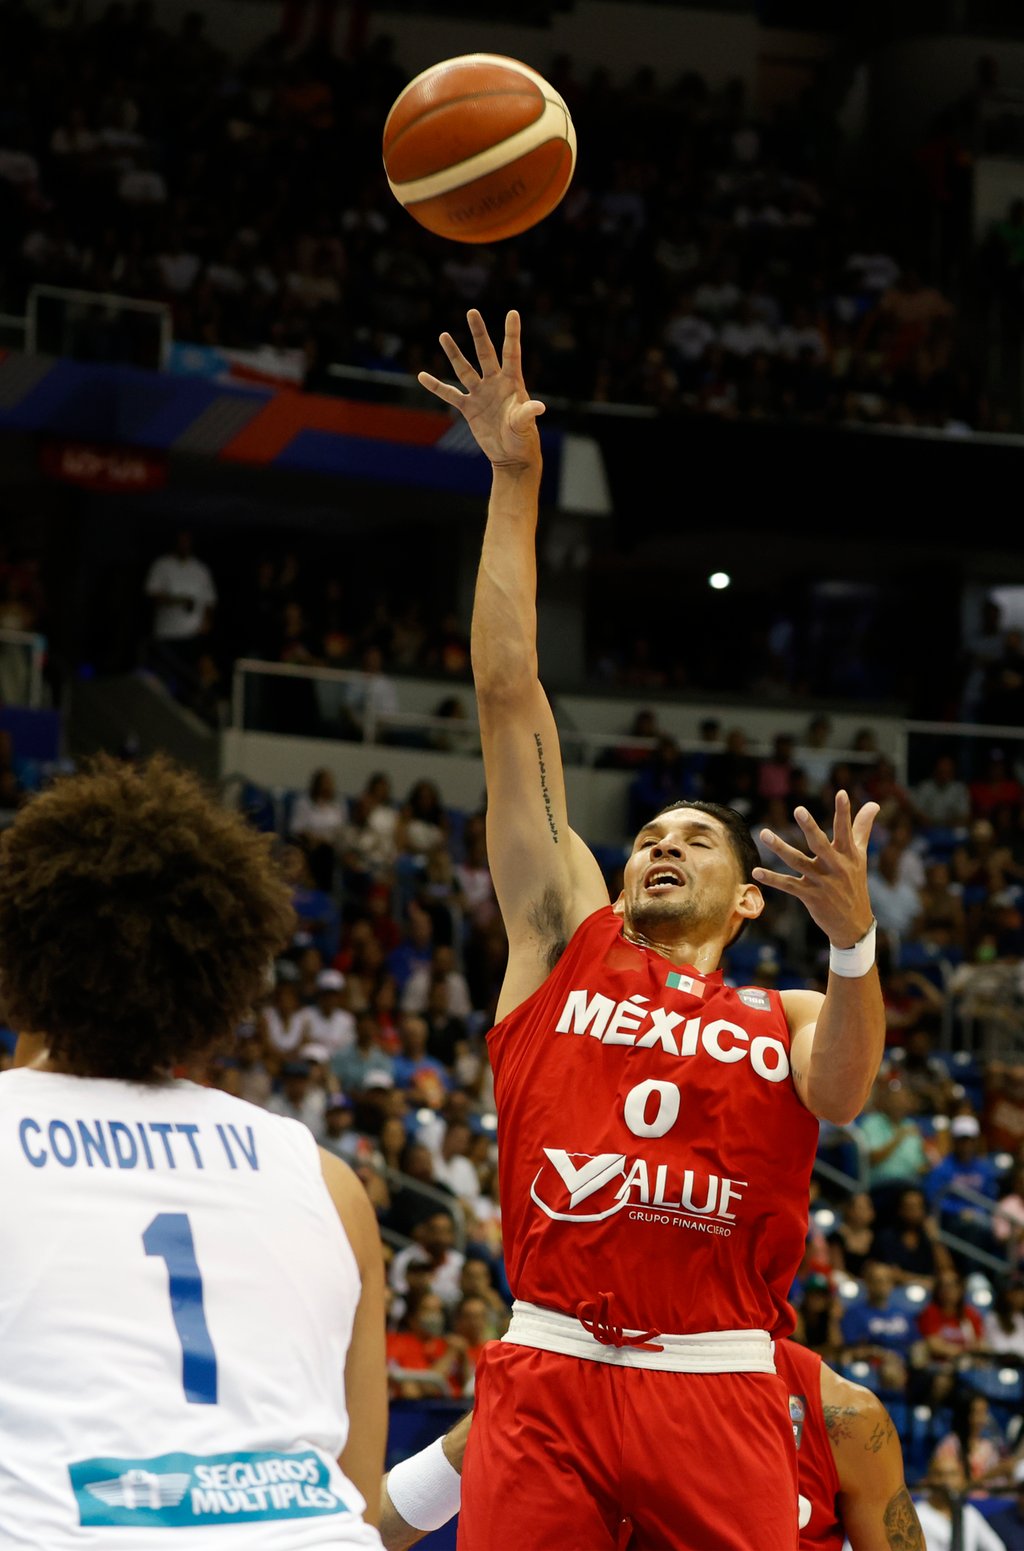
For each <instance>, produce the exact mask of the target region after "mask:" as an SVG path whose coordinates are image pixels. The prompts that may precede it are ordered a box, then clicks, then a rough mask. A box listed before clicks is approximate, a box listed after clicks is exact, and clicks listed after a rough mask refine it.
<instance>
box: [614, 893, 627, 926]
mask: <svg viewBox="0 0 1024 1551" xmlns="http://www.w3.org/2000/svg"><path fill="white" fill-rule="evenodd" d="M612 909H613V910H614V911H615V914H616V915H617V916H622V917H623V919H625V915H626V896H625V894H624V893H623V891H622V890H621V889H620V890H619V897H618V899H617V900H616V901H615V903H614V905H613V906H612Z"/></svg>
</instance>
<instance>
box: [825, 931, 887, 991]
mask: <svg viewBox="0 0 1024 1551" xmlns="http://www.w3.org/2000/svg"><path fill="white" fill-rule="evenodd" d="M877 925H878V923H877V922H876V921H872V923H871V925H870V926H869V927H868V929H867V931H866V932H865V933H864V936H863V937H862V938H861V939H860V941H859V942H855V943H854V945H853V947H852V948H836V947H834V946H833V944H832V943H829V946H828V967H829V969H830V970H831V971H832V973H833V975H842V976H843V977H844V978H845V979H848V980H856V979H859V978H860V976H861V975H866V974H867V972H868V970H869V969H870V968H871V966H872V964H873V963H874V962H875V929H876V927H877Z"/></svg>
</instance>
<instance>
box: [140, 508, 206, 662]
mask: <svg viewBox="0 0 1024 1551" xmlns="http://www.w3.org/2000/svg"><path fill="white" fill-rule="evenodd" d="M146 596H147V598H149V600H150V602H151V603H152V604H153V605H154V613H153V635H154V637H155V638H156V640H158V641H188V640H193V639H194V638H195V637H196V636H203V635H208V634H209V631H210V628H211V625H212V623H213V610H214V606H215V605H216V602H217V589H216V587H215V586H214V583H213V577H212V575H211V574H210V568H209V566H207V565H205V564H204V563H203V561H202V560H200V559H198V558H197V556H196V555H194V554H193V553H192V534H191V531H190V530H189V529H188V528H180V529H179V530H178V534H177V537H176V538H175V541H174V549H173V550H172V551H170V552H169V553H168V554H166V555H159V556H158V557H157V559H156V560H154V561H153V564H152V565H151V566H150V568H149V574H148V575H147V577H146Z"/></svg>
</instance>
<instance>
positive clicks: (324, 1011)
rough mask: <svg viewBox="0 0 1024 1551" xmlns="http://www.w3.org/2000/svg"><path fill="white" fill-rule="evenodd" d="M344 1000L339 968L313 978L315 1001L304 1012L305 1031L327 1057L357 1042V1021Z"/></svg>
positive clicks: (343, 981)
mask: <svg viewBox="0 0 1024 1551" xmlns="http://www.w3.org/2000/svg"><path fill="white" fill-rule="evenodd" d="M344 997H345V976H344V975H343V974H342V973H341V971H340V970H339V969H322V970H321V971H320V973H319V974H318V975H317V977H316V1001H315V1002H314V1004H313V1006H312V1007H308V1008H307V1009H306V1030H307V1033H308V1036H309V1038H310V1039H311V1040H312V1041H313V1042H314V1043H315V1044H317V1045H324V1046H325V1047H326V1049H327V1051H328V1053H329V1055H330V1056H335V1055H339V1054H340V1053H341V1052H342V1051H344V1050H351V1049H352V1047H353V1046H354V1044H355V1042H356V1020H355V1018H354V1017H353V1016H352V1014H351V1013H350V1012H349V1010H348V1008H347V1007H346V1006H344Z"/></svg>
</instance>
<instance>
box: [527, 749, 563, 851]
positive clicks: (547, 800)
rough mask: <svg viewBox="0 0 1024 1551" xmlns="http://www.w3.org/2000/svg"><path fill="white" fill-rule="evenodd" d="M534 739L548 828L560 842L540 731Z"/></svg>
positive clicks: (552, 835) (555, 839) (554, 838)
mask: <svg viewBox="0 0 1024 1551" xmlns="http://www.w3.org/2000/svg"><path fill="white" fill-rule="evenodd" d="M533 740H534V742H535V743H536V745H537V763H538V764H539V765H540V794H541V796H542V797H543V799H544V810H545V812H546V813H547V816H548V828H549V829H550V831H551V838H552V840H553V841H554V842H555V845H557V844H558V825H557V824H556V823H555V815H554V814H553V813H552V811H551V793H550V792H549V791H548V768H547V766H546V765H545V763H544V745H543V743H542V742H541V741H540V733H539V732H535V733H534V735H533Z"/></svg>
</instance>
